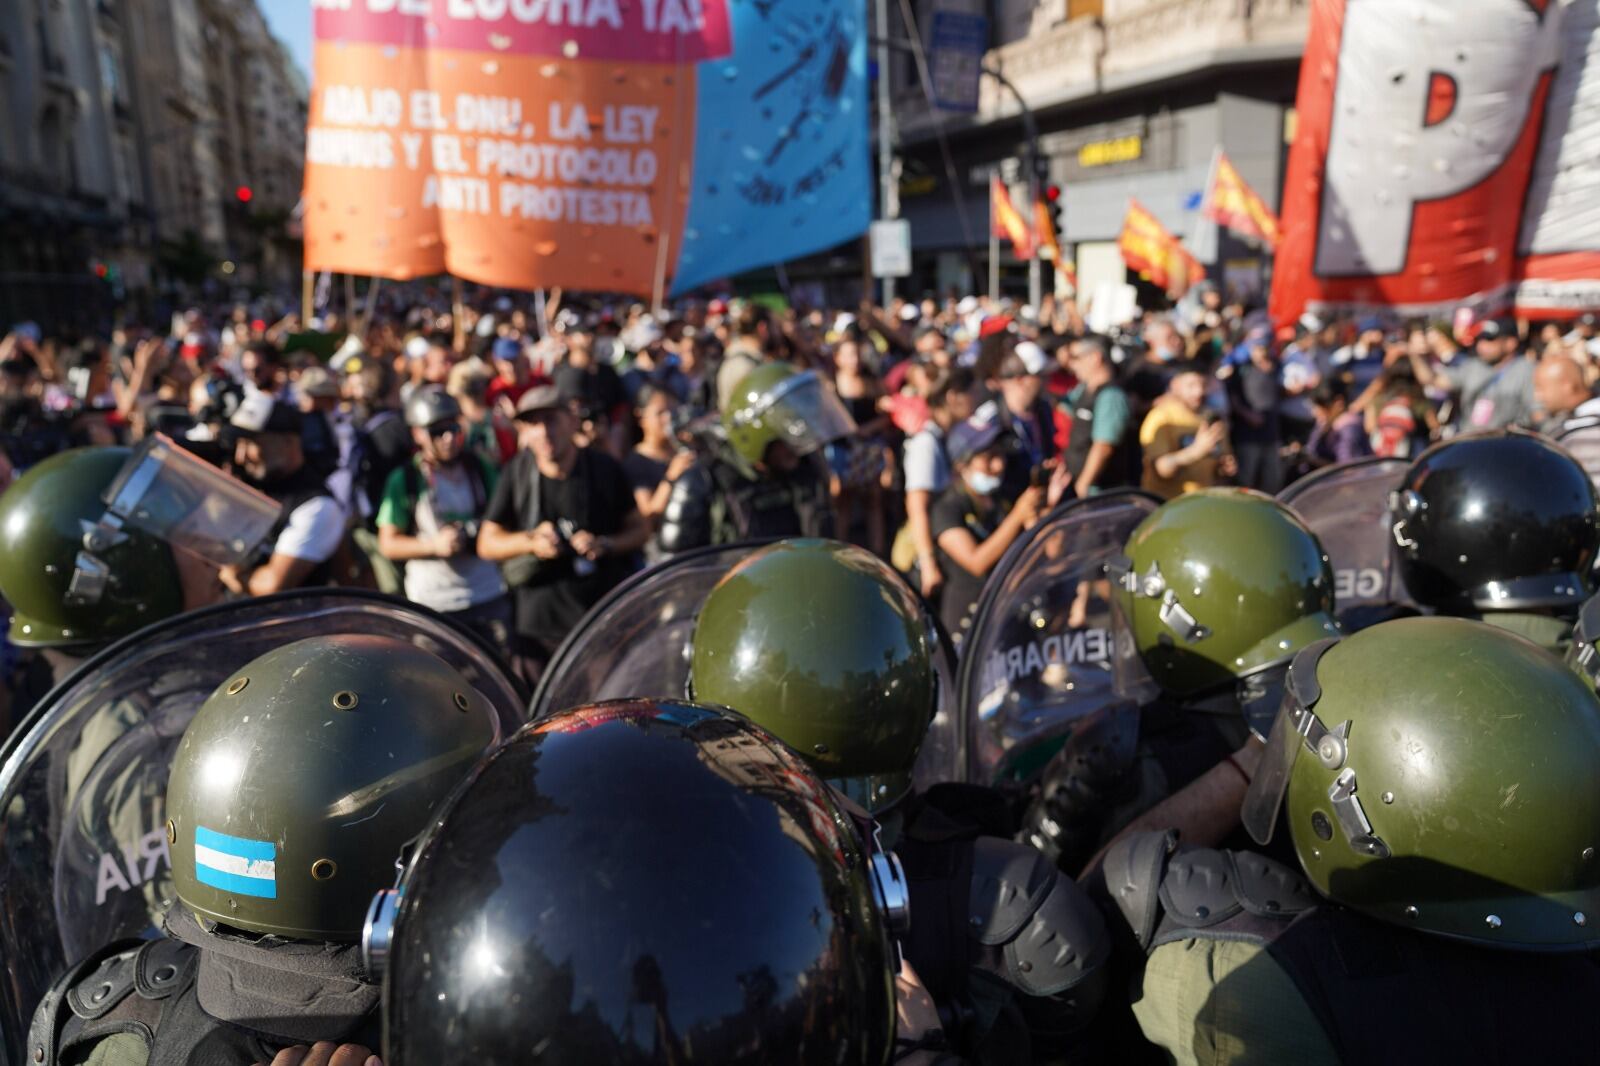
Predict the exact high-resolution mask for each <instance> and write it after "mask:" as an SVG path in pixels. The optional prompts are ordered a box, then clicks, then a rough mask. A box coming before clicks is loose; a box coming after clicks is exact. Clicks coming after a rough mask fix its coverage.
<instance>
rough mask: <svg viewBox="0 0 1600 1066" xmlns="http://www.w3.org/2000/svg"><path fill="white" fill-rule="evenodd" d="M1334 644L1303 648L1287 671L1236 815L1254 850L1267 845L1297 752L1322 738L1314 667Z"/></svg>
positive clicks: (1324, 642)
mask: <svg viewBox="0 0 1600 1066" xmlns="http://www.w3.org/2000/svg"><path fill="white" fill-rule="evenodd" d="M1336 643H1337V640H1335V639H1332V638H1330V639H1328V640H1319V641H1317V642H1316V643H1315V644H1311V645H1309V646H1307V647H1306V648H1304V649H1302V650H1301V651H1300V653H1299V654H1298V655H1296V656H1295V657H1294V662H1293V663H1292V664H1291V665H1290V667H1289V676H1288V680H1287V681H1286V682H1285V684H1284V691H1283V703H1282V705H1281V707H1280V708H1279V710H1278V716H1277V718H1276V719H1275V720H1274V721H1273V723H1272V730H1271V732H1270V733H1269V735H1268V737H1267V750H1266V752H1265V753H1264V754H1263V755H1262V756H1261V765H1260V766H1259V767H1257V768H1256V775H1255V777H1253V778H1251V780H1250V788H1249V790H1248V791H1247V792H1246V793H1245V797H1244V805H1243V807H1241V808H1240V812H1239V815H1240V821H1241V822H1242V823H1243V824H1244V828H1245V832H1247V833H1249V834H1250V839H1252V840H1254V841H1255V842H1256V843H1257V844H1266V843H1269V842H1271V840H1272V831H1273V829H1274V828H1275V827H1276V826H1277V822H1278V808H1279V807H1280V806H1281V805H1282V804H1283V796H1284V793H1285V792H1286V791H1288V788H1289V774H1290V772H1291V771H1292V770H1293V769H1294V761H1295V759H1296V758H1298V757H1299V755H1300V750H1301V749H1302V748H1304V747H1307V746H1309V744H1310V739H1309V738H1310V736H1311V734H1312V733H1314V732H1325V730H1321V729H1320V728H1319V726H1320V723H1319V722H1318V721H1317V716H1316V715H1315V714H1314V713H1313V712H1312V710H1311V708H1312V707H1313V706H1314V705H1315V704H1316V702H1317V700H1318V699H1320V698H1321V696H1322V690H1321V688H1320V687H1319V686H1318V685H1317V662H1318V660H1320V659H1321V658H1322V655H1323V653H1324V652H1326V651H1327V650H1328V649H1329V648H1331V647H1333V645H1334V644H1336Z"/></svg>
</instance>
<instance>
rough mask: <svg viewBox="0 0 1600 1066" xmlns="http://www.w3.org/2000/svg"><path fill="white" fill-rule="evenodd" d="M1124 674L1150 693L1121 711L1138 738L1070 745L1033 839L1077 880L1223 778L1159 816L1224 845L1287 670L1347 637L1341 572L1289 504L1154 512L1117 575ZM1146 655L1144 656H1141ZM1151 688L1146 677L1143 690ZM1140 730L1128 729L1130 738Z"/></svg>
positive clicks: (1197, 498)
mask: <svg viewBox="0 0 1600 1066" xmlns="http://www.w3.org/2000/svg"><path fill="white" fill-rule="evenodd" d="M1110 572H1111V578H1112V586H1113V588H1112V595H1113V606H1114V607H1115V609H1116V613H1117V615H1118V621H1117V625H1118V628H1119V630H1120V633H1119V639H1120V640H1121V641H1123V642H1124V643H1125V644H1126V645H1128V647H1126V648H1124V650H1123V653H1122V655H1121V657H1120V658H1121V659H1122V660H1123V661H1121V662H1119V666H1121V667H1123V668H1128V667H1134V668H1138V667H1142V669H1143V671H1145V672H1146V673H1147V675H1148V680H1149V681H1153V682H1154V686H1155V689H1156V694H1155V695H1154V698H1145V693H1144V691H1143V689H1147V688H1148V686H1147V685H1144V686H1141V685H1136V684H1132V683H1129V684H1126V685H1125V686H1124V691H1125V692H1126V693H1127V694H1128V695H1129V697H1130V699H1129V700H1127V701H1126V702H1125V703H1124V704H1123V705H1122V706H1121V707H1120V708H1119V713H1121V714H1123V715H1126V716H1136V717H1137V724H1136V730H1137V741H1136V743H1135V744H1133V745H1130V746H1128V747H1126V748H1112V749H1107V750H1104V751H1101V750H1097V749H1096V750H1090V751H1085V750H1083V749H1082V748H1080V747H1078V746H1076V745H1072V744H1068V745H1067V746H1066V747H1065V748H1063V750H1062V752H1061V753H1060V754H1059V755H1058V756H1056V757H1055V759H1054V760H1053V761H1052V763H1051V764H1050V766H1049V767H1048V768H1047V769H1046V771H1045V773H1044V775H1043V778H1042V782H1041V785H1040V789H1039V793H1038V798H1037V799H1036V801H1035V802H1034V803H1033V804H1032V806H1031V807H1030V809H1029V810H1028V812H1027V814H1026V815H1025V817H1024V826H1025V829H1024V837H1023V838H1024V839H1026V840H1028V841H1029V842H1030V843H1032V844H1034V845H1035V846H1036V847H1038V848H1040V849H1041V850H1042V851H1044V852H1045V853H1046V854H1049V855H1051V856H1052V857H1053V858H1055V859H1057V861H1058V862H1060V863H1061V864H1062V865H1063V867H1064V868H1066V869H1070V870H1074V871H1076V870H1078V869H1080V868H1081V867H1082V866H1083V865H1084V863H1085V861H1086V860H1088V859H1089V858H1090V856H1091V855H1093V854H1094V853H1095V852H1096V851H1097V850H1098V849H1099V848H1100V847H1101V846H1102V845H1104V844H1105V843H1107V842H1108V841H1109V839H1110V838H1111V837H1112V836H1113V835H1114V834H1115V833H1116V832H1117V831H1118V830H1120V829H1122V828H1123V827H1125V826H1127V825H1128V824H1130V823H1131V822H1132V821H1133V820H1134V819H1135V818H1136V817H1138V816H1140V815H1142V814H1144V813H1146V812H1148V811H1150V810H1151V808H1153V807H1155V806H1156V804H1158V803H1160V802H1161V801H1162V800H1164V799H1166V798H1167V797H1169V796H1171V795H1172V794H1174V793H1176V792H1178V791H1179V790H1180V789H1181V788H1183V787H1184V786H1185V785H1188V784H1189V783H1190V782H1191V781H1194V780H1196V779H1197V778H1201V777H1203V776H1206V775H1208V774H1210V773H1211V772H1212V771H1216V779H1214V780H1213V783H1215V784H1217V785H1218V787H1217V788H1216V789H1210V790H1207V791H1206V793H1205V794H1204V796H1203V797H1202V799H1203V800H1204V802H1190V803H1188V804H1187V805H1186V807H1185V808H1184V809H1183V810H1181V811H1173V810H1171V809H1170V808H1169V809H1167V810H1166V811H1164V812H1163V818H1165V819H1166V821H1167V824H1169V825H1176V826H1178V827H1180V828H1182V829H1183V831H1184V837H1185V839H1188V840H1194V839H1196V838H1199V839H1207V840H1210V841H1211V842H1213V843H1214V842H1217V841H1220V840H1221V839H1222V838H1224V837H1225V836H1227V835H1228V834H1229V833H1230V832H1231V831H1232V830H1233V829H1235V828H1236V827H1237V823H1238V802H1239V800H1240V798H1242V796H1243V792H1244V788H1245V786H1246V785H1247V784H1248V781H1249V776H1250V773H1251V767H1252V765H1253V763H1254V762H1255V760H1256V758H1257V757H1258V756H1259V753H1260V746H1259V744H1258V743H1253V742H1252V741H1251V733H1250V726H1251V720H1252V719H1253V720H1254V721H1255V723H1256V728H1257V729H1258V730H1259V731H1261V732H1265V729H1266V727H1267V726H1268V725H1269V724H1270V723H1271V715H1272V713H1273V712H1275V711H1276V710H1277V706H1278V696H1279V691H1280V686H1281V682H1282V676H1283V673H1284V671H1285V670H1286V668H1287V666H1288V664H1289V661H1290V660H1291V659H1292V658H1293V657H1294V655H1295V653H1296V652H1298V651H1299V650H1300V649H1301V648H1304V647H1306V646H1307V645H1309V644H1311V643H1312V642H1313V641H1316V640H1318V639H1321V638H1324V637H1327V636H1330V635H1337V634H1338V632H1339V629H1338V623H1337V622H1336V621H1335V620H1334V616H1333V574H1332V571H1331V569H1330V567H1329V564H1328V558H1327V556H1326V555H1325V554H1323V551H1322V547H1321V545H1320V544H1318V542H1317V539H1316V537H1315V536H1314V535H1313V534H1312V533H1311V532H1310V531H1309V530H1308V529H1306V527H1305V525H1304V524H1303V523H1302V522H1301V521H1300V520H1299V519H1298V518H1297V517H1296V516H1295V515H1294V514H1293V512H1291V511H1290V510H1289V509H1288V508H1286V507H1284V506H1283V505H1282V504H1280V503H1278V502H1276V501H1275V500H1273V499H1272V498H1271V497H1269V496H1264V495H1262V494H1261V493H1257V492H1253V491H1250V490H1246V489H1205V490H1201V491H1199V492H1191V493H1188V494H1186V495H1184V496H1180V497H1179V498H1177V499H1175V500H1171V501H1169V502H1167V503H1165V504H1163V505H1162V506H1161V507H1159V508H1157V509H1156V510H1155V511H1154V512H1153V513H1152V514H1151V515H1150V516H1149V517H1147V518H1146V519H1145V520H1144V521H1142V522H1141V523H1140V524H1139V526H1138V527H1137V528H1136V529H1135V530H1134V531H1133V534H1132V535H1131V536H1130V537H1129V538H1128V542H1127V546H1126V548H1125V550H1124V553H1123V555H1122V556H1121V557H1120V558H1118V559H1116V560H1114V561H1113V563H1112V564H1111V566H1110ZM1134 655H1136V656H1137V659H1136V660H1135V659H1133V656H1134ZM1142 680H1143V679H1141V681H1142ZM1130 731H1131V730H1130Z"/></svg>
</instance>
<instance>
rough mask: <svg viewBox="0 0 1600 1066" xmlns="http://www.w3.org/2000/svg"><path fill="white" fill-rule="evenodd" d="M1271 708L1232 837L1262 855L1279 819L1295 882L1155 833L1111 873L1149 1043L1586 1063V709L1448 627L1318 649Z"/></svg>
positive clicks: (1599, 831) (1598, 730)
mask: <svg viewBox="0 0 1600 1066" xmlns="http://www.w3.org/2000/svg"><path fill="white" fill-rule="evenodd" d="M1288 693H1289V696H1288V699H1287V700H1286V701H1285V704H1284V707H1283V710H1282V712H1281V714H1280V716H1279V718H1278V720H1277V722H1276V724H1275V725H1274V726H1273V729H1272V737H1271V740H1270V742H1269V745H1268V750H1267V753H1266V755H1265V756H1264V757H1263V760H1262V763H1261V767H1260V770H1259V772H1258V774H1257V776H1256V778H1255V780H1254V782H1253V783H1252V785H1251V789H1250V793H1249V796H1248V798H1247V801H1246V804H1245V812H1244V817H1245V822H1246V825H1247V827H1248V828H1249V829H1250V832H1251V834H1252V835H1253V836H1255V837H1256V839H1257V840H1263V841H1264V840H1267V839H1269V838H1270V836H1271V831H1272V827H1273V825H1274V823H1275V822H1276V821H1277V819H1278V808H1279V805H1280V802H1282V801H1284V799H1285V797H1286V809H1285V814H1286V816H1287V821H1288V827H1289V832H1290V835H1291V837H1292V839H1293V844H1294V850H1295V852H1296V854H1297V856H1298V859H1299V869H1295V868H1293V867H1289V866H1285V865H1281V864H1279V863H1277V862H1275V861H1273V860H1271V859H1268V858H1266V857H1265V856H1262V855H1258V854H1254V853H1251V852H1246V851H1239V852H1234V851H1217V850H1210V849H1204V848H1194V847H1189V846H1186V845H1184V844H1183V843H1181V842H1180V840H1179V839H1178V838H1177V837H1175V836H1174V835H1173V834H1170V833H1160V832H1156V833H1148V834H1140V835H1136V836H1132V837H1129V838H1127V839H1124V840H1122V841H1119V842H1118V843H1116V844H1115V845H1113V847H1112V848H1111V850H1110V852H1109V853H1108V855H1107V857H1106V862H1105V868H1104V888H1105V890H1106V891H1107V892H1108V893H1109V897H1110V900H1111V902H1112V903H1113V904H1114V905H1115V909H1116V911H1117V912H1118V913H1120V914H1121V916H1122V917H1123V919H1124V920H1125V922H1126V925H1127V927H1128V929H1129V930H1131V933H1132V934H1133V937H1134V938H1135V939H1136V940H1137V943H1138V946H1139V948H1140V951H1141V953H1142V954H1144V955H1146V956H1147V958H1146V959H1145V960H1144V963H1143V969H1142V975H1141V977H1140V978H1139V983H1138V985H1137V986H1136V987H1135V992H1134V1002H1133V1012H1134V1014H1135V1015H1136V1016H1137V1017H1138V1020H1139V1023H1140V1026H1141V1027H1142V1029H1143V1031H1144V1033H1145V1035H1146V1036H1147V1037H1148V1038H1149V1039H1150V1040H1151V1041H1152V1042H1153V1043H1155V1044H1156V1045H1158V1046H1159V1047H1161V1048H1162V1049H1164V1050H1165V1051H1166V1052H1167V1054H1168V1055H1169V1056H1170V1059H1169V1061H1176V1062H1179V1063H1193V1062H1215V1063H1229V1062H1244V1061H1250V1062H1298V1063H1338V1062H1343V1063H1398V1062H1405V1063H1424V1064H1427V1063H1460V1062H1577V1061H1587V1060H1588V1059H1589V1058H1591V1057H1592V1054H1593V1049H1594V1048H1595V1047H1597V1046H1600V1020H1597V1018H1596V1015H1595V1012H1594V1010H1593V1004H1594V1002H1595V998H1596V995H1597V994H1600V965H1597V964H1596V954H1595V952H1596V950H1597V949H1600V934H1597V933H1596V922H1595V919H1594V917H1593V916H1594V914H1595V908H1596V907H1600V867H1597V862H1600V860H1597V859H1596V854H1597V852H1596V847H1597V845H1596V840H1597V839H1600V802H1596V796H1595V787H1596V786H1595V782H1596V781H1597V780H1600V701H1597V699H1596V697H1595V694H1594V693H1593V692H1592V691H1590V690H1589V689H1588V688H1587V687H1586V686H1585V685H1584V684H1583V682H1582V681H1581V680H1580V679H1578V678H1577V677H1576V676H1574V675H1573V674H1572V673H1571V672H1570V671H1568V670H1566V669H1565V668H1564V667H1563V665H1562V663H1561V661H1560V660H1559V659H1557V658H1556V657H1554V656H1553V655H1551V654H1549V653H1548V652H1546V651H1544V650H1543V649H1541V648H1539V647H1538V646H1536V645H1535V644H1533V643H1532V642H1530V641H1528V640H1525V639H1523V638H1521V637H1518V636H1515V635H1512V634H1510V633H1506V632H1505V631H1503V630H1500V629H1497V628H1494V627H1491V626H1487V625H1484V624H1481V623H1478V622H1472V621H1467V620H1463V619H1450V618H1411V619H1399V620H1395V621H1390V622H1385V623H1381V624H1379V625H1377V626H1375V627H1373V628H1371V629H1367V630H1364V631H1362V632H1361V633H1358V634H1356V635H1354V636H1351V637H1347V638H1344V639H1343V640H1337V641H1336V640H1328V641H1319V642H1317V643H1316V644H1313V645H1311V646H1310V647H1308V648H1306V649H1305V650H1303V651H1302V652H1300V653H1299V654H1298V655H1297V656H1296V658H1295V661H1294V665H1293V666H1292V667H1291V669H1290V672H1289V678H1288ZM1302 872H1303V873H1304V878H1303V879H1302V877H1301V876H1300V875H1301V873H1302ZM1444 1004H1448V1005H1449V1009H1448V1010H1440V1009H1437V1008H1438V1007H1439V1006H1440V1005H1444Z"/></svg>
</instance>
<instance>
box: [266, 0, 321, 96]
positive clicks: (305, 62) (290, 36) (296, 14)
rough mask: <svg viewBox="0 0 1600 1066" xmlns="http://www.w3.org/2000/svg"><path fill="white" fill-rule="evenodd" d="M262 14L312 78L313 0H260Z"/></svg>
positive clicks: (308, 76) (307, 77) (307, 75)
mask: <svg viewBox="0 0 1600 1066" xmlns="http://www.w3.org/2000/svg"><path fill="white" fill-rule="evenodd" d="M260 2H261V11H262V14H264V15H266V16H267V25H269V26H271V27H272V32H273V33H274V34H276V35H277V36H278V37H279V38H280V39H281V40H282V41H283V43H284V44H286V45H288V46H289V52H290V54H291V55H293V56H294V58H295V62H297V63H299V64H300V69H301V70H303V71H304V72H305V75H306V80H307V81H309V80H310V79H311V0H260Z"/></svg>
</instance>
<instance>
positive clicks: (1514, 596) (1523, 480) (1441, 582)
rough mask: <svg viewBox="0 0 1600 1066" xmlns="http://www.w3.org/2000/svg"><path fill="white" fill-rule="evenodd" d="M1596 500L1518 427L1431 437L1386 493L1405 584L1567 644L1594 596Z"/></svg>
mask: <svg viewBox="0 0 1600 1066" xmlns="http://www.w3.org/2000/svg"><path fill="white" fill-rule="evenodd" d="M1597 508H1600V498H1597V497H1596V494H1595V488H1594V484H1593V482H1591V481H1590V480H1589V476H1588V475H1587V474H1586V473H1585V472H1584V469H1583V467H1582V466H1581V465H1579V463H1578V461H1577V460H1576V459H1574V458H1572V456H1570V455H1568V454H1567V453H1566V452H1565V451H1563V450H1562V449H1561V448H1559V447H1557V446H1556V445H1554V444H1552V443H1550V442H1549V441H1547V440H1545V439H1544V438H1543V437H1540V436H1537V435H1535V434H1532V433H1527V432H1524V431H1521V430H1506V431H1502V432H1498V433H1485V434H1481V435H1473V436H1467V437H1459V438H1457V439H1455V440H1450V441H1445V442H1444V443H1441V444H1436V445H1434V446H1433V447H1432V448H1429V449H1428V450H1427V451H1425V452H1423V453H1422V455H1420V456H1419V457H1418V458H1417V461H1416V462H1415V463H1413V464H1412V465H1411V469H1409V470H1408V471H1406V475H1405V477H1404V478H1403V479H1402V480H1401V482H1400V486H1399V488H1397V489H1396V490H1395V491H1394V493H1393V494H1392V496H1391V497H1390V505H1389V511H1390V514H1389V517H1390V520H1391V521H1392V522H1393V528H1394V541H1395V544H1396V550H1397V564H1398V568H1399V571H1400V576H1401V578H1402V579H1403V580H1404V581H1405V586H1406V591H1407V592H1409V593H1410V594H1411V597H1412V599H1414V600H1416V602H1417V603H1418V604H1420V605H1422V606H1423V607H1429V608H1432V609H1434V610H1435V611H1437V612H1438V613H1440V614H1449V615H1456V616H1460V617H1466V618H1476V619H1479V620H1480V621H1484V622H1488V623H1489V624H1490V625H1495V626H1499V627H1500V628H1502V629H1507V630H1510V631H1511V632H1513V633H1518V634H1520V635H1522V636H1525V637H1527V638H1528V639H1530V640H1532V641H1534V642H1535V643H1537V644H1539V645H1541V646H1543V647H1546V648H1549V649H1551V650H1553V651H1558V652H1559V651H1563V650H1565V648H1566V645H1567V643H1568V641H1569V640H1570V638H1571V635H1572V623H1573V620H1574V618H1575V617H1576V614H1577V611H1578V608H1579V606H1580V605H1581V604H1582V603H1583V601H1584V599H1585V598H1586V597H1587V596H1588V595H1589V594H1590V593H1591V592H1593V591H1594V577H1593V573H1592V571H1593V567H1594V563H1595V556H1596V552H1597V551H1600V513H1597Z"/></svg>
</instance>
